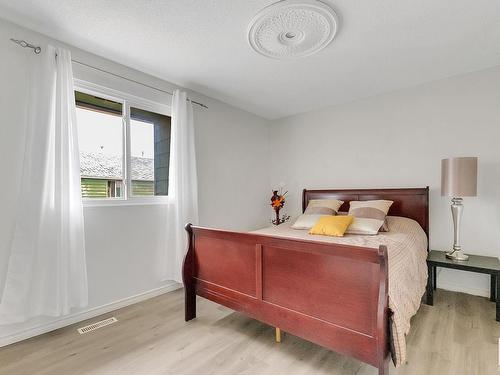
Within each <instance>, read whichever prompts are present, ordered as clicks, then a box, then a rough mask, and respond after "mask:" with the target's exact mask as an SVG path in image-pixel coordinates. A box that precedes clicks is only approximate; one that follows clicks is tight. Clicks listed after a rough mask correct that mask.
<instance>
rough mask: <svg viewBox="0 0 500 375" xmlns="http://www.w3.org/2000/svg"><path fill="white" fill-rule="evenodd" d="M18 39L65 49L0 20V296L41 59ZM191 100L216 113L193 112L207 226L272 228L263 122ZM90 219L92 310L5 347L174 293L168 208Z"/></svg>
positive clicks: (11, 336)
mask: <svg viewBox="0 0 500 375" xmlns="http://www.w3.org/2000/svg"><path fill="white" fill-rule="evenodd" d="M12 37H14V38H17V39H26V40H29V41H31V42H33V43H35V44H42V45H43V44H45V43H47V42H50V43H55V44H61V43H59V42H56V41H54V40H51V39H49V38H46V37H44V36H42V35H40V34H38V33H35V32H32V31H29V30H26V29H24V28H21V27H18V26H16V25H14V24H11V23H9V22H6V21H2V20H0V56H1V59H0V83H1V87H2V89H1V90H0V113H1V114H2V116H1V120H0V153H1V155H0V176H2V177H1V180H0V291H1V290H2V289H3V283H4V280H5V270H6V265H7V260H8V255H9V251H8V249H9V241H10V237H11V234H12V229H13V225H14V215H15V208H16V197H17V189H18V186H19V183H20V177H21V165H22V155H23V148H24V134H25V129H24V116H25V109H26V90H27V88H28V85H29V82H28V80H27V78H26V72H27V71H28V70H29V66H30V64H34V63H37V58H38V57H37V56H36V55H34V54H33V53H32V52H31V51H30V50H28V49H22V48H20V47H18V46H16V45H14V44H13V43H11V42H10V41H9V38H12ZM61 45H62V44H61ZM66 47H68V48H70V49H71V50H72V53H73V58H74V59H77V60H79V61H82V62H85V63H87V64H90V65H93V66H98V67H100V68H103V69H105V70H108V71H111V72H114V73H116V74H120V75H124V76H127V77H129V78H132V79H134V80H137V81H140V82H144V83H147V84H150V85H154V86H156V87H160V88H163V89H166V90H169V91H171V90H172V89H174V88H175V86H174V85H172V84H169V83H167V82H164V81H161V80H159V79H156V78H154V77H151V76H148V75H146V74H143V73H140V72H138V71H135V70H132V69H129V68H126V67H124V66H121V65H119V64H116V63H113V62H111V61H108V60H104V59H101V58H99V57H97V56H95V55H92V54H90V53H86V52H84V51H81V50H78V49H76V48H72V47H70V46H66ZM74 73H75V77H76V78H80V79H84V80H88V81H92V82H94V83H98V84H100V85H102V86H106V87H108V88H112V89H116V90H120V91H124V92H127V93H130V94H134V95H137V96H140V97H144V98H147V99H150V100H156V101H159V102H163V103H170V100H171V97H170V95H167V94H163V93H159V92H156V91H154V90H151V89H148V88H144V87H142V86H140V85H137V84H133V83H130V82H127V81H123V80H121V79H118V78H115V77H112V76H109V75H106V74H104V73H99V72H96V71H94V70H91V69H88V68H82V67H81V66H79V65H76V64H75V65H74ZM189 95H190V97H191V98H193V99H194V100H197V101H200V102H203V103H205V104H206V105H207V106H208V107H209V108H208V109H201V108H200V107H198V106H194V108H195V132H196V146H197V161H198V176H199V192H200V193H199V205H200V224H202V225H207V226H217V227H222V228H228V229H237V230H248V229H253V228H257V227H259V226H261V225H263V224H265V223H266V221H267V218H268V217H269V210H268V207H267V205H266V203H267V196H268V194H269V189H268V186H269V185H268V181H269V175H268V170H267V167H266V165H267V154H268V127H267V123H266V121H265V120H263V119H262V118H260V117H257V116H254V115H252V114H249V113H247V112H244V111H241V110H238V109H235V108H233V107H231V106H229V105H226V104H224V103H222V102H219V101H217V100H213V99H211V98H207V97H205V96H202V95H199V94H197V93H194V92H190V93H189ZM84 217H85V229H86V233H85V239H86V245H87V246H86V247H87V248H86V251H87V268H88V276H89V277H88V279H89V307H88V309H85V310H83V311H77V312H75V314H74V315H73V316H70V317H69V318H67V319H65V320H63V321H59V320H57V319H48V318H39V319H34V320H32V321H30V322H28V323H26V324H17V325H11V326H0V346H1V345H2V344H6V343H9V342H12V341H14V340H18V339H21V338H25V337H29V336H31V335H33V334H34V333H37V332H43V331H44V330H47V329H50V328H55V327H58V326H60V325H63V324H67V323H69V322H73V321H78V320H80V319H82V318H85V317H89V316H91V315H95V313H97V312H99V311H104V310H106V309H108V310H109V309H111V308H112V307H113V306H117V305H116V303H121V304H125V303H129V302H131V301H134V300H136V299H134V296H137V295H139V296H144V295H146V296H148V295H153V294H155V293H159V292H162V291H165V290H168V289H169V288H170V283H169V282H164V281H162V280H161V276H160V275H161V270H160V269H159V264H161V262H160V261H159V260H160V259H161V253H162V251H163V249H164V243H165V238H164V233H165V227H166V226H167V225H168V223H167V222H166V216H165V212H164V210H163V207H162V206H161V205H144V206H120V207H86V208H85V209H84ZM141 298H142V297H141ZM120 301H121V302H120ZM110 304H111V305H110ZM113 304H115V305H113Z"/></svg>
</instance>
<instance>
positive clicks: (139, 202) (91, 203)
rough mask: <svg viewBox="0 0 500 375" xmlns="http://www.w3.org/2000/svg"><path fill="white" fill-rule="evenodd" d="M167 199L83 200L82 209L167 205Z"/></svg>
mask: <svg viewBox="0 0 500 375" xmlns="http://www.w3.org/2000/svg"><path fill="white" fill-rule="evenodd" d="M168 203H169V199H168V197H140V198H139V197H137V198H129V199H83V207H116V206H149V205H167V204H168Z"/></svg>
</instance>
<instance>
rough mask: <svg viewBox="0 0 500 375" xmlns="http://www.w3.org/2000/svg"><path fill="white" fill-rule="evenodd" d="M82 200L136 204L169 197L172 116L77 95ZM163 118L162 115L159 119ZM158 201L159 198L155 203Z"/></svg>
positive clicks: (127, 103)
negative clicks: (136, 201)
mask: <svg viewBox="0 0 500 375" xmlns="http://www.w3.org/2000/svg"><path fill="white" fill-rule="evenodd" d="M75 100H76V115H77V124H78V141H79V147H80V174H81V186H82V197H83V198H87V199H94V200H108V201H109V200H115V201H124V200H134V199H135V200H137V199H140V198H143V199H144V198H146V199H147V198H149V199H151V198H152V197H155V196H166V195H167V194H168V168H169V157H170V126H171V124H170V116H168V115H167V114H166V113H165V112H166V111H165V108H160V109H161V110H160V111H155V110H150V109H151V107H154V105H151V103H149V102H147V103H143V105H140V104H139V103H135V102H134V101H133V100H127V99H126V98H125V97H124V98H113V99H109V98H106V95H105V94H103V95H102V96H101V95H94V94H91V93H86V92H83V91H76V92H75ZM159 112H163V113H159ZM156 199H157V198H156Z"/></svg>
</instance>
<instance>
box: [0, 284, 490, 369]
mask: <svg viewBox="0 0 500 375" xmlns="http://www.w3.org/2000/svg"><path fill="white" fill-rule="evenodd" d="M183 308H184V303H183V292H182V291H181V290H178V291H175V292H172V293H168V294H165V295H162V296H159V297H156V298H153V299H150V300H148V301H145V302H141V303H138V304H136V305H133V306H129V307H126V308H123V309H120V310H117V311H115V312H113V313H110V314H105V315H103V316H102V317H100V318H107V317H110V316H115V317H116V318H117V319H118V321H119V322H118V323H115V324H113V325H111V326H107V327H104V328H101V329H99V330H97V331H94V332H92V333H88V334H85V335H79V334H78V333H77V332H76V328H77V327H81V326H83V325H86V324H89V323H90V322H93V321H96V320H99V318H95V319H92V320H91V321H87V322H82V323H78V324H76V325H74V326H69V327H66V328H63V329H59V330H57V331H54V332H51V333H47V334H45V335H42V336H38V337H35V338H32V339H29V340H26V341H23V342H20V343H17V344H13V345H10V346H7V347H4V348H0V374H2V375H10V374H12V375H24V374H26V375H42V374H43V375H48V374H50V375H59V374H61V375H70V374H71V375H73V374H92V375H98V374H99V375H103V374H106V375H108V374H120V375H129V374H134V375H143V374H144V375H150V374H162V375H167V374H168V375H187V374H196V375H198V374H200V375H210V374H214V375H215V374H217V375H236V374H246V375H253V374H256V375H267V374H269V375H271V374H272V375H279V374H286V375H305V374H318V375H321V374H325V375H326V374H328V375H336V374H342V375H348V374H356V375H369V374H377V371H376V370H375V368H373V367H371V366H368V365H365V364H363V363H361V362H359V361H356V360H353V359H350V358H348V357H345V356H342V355H339V354H336V353H333V352H330V351H328V350H326V349H324V348H321V347H319V346H317V345H314V344H312V343H309V342H307V341H305V340H302V339H299V338H297V337H294V336H291V335H287V334H285V335H284V338H283V342H282V343H281V344H277V343H275V342H274V330H273V328H271V327H269V326H266V325H264V324H261V323H259V322H257V321H255V320H252V319H249V318H247V317H245V316H243V315H241V314H238V313H233V312H232V311H230V310H228V309H226V308H223V307H221V306H218V305H216V304H214V303H211V302H209V301H206V300H202V299H200V300H199V304H198V318H197V319H196V320H194V321H192V322H189V323H185V322H184V320H183V316H184V314H183ZM499 336H500V323H497V322H496V321H495V305H494V303H492V302H490V301H489V300H488V299H486V298H482V297H474V296H470V295H466V294H461V293H454V292H448V291H443V290H437V291H436V294H435V305H434V306H432V307H431V306H426V305H422V306H421V307H420V310H419V312H418V314H417V315H416V316H415V317H414V318H413V320H412V330H411V332H410V335H409V337H408V363H407V364H406V365H404V366H402V367H400V368H398V369H395V368H394V367H393V366H392V364H391V371H390V373H391V375H393V374H398V375H402V374H405V375H406V374H414V375H418V374H422V375H432V374H436V375H437V374H440V375H441V374H453V375H462V374H463V375H475V374H477V375H489V374H500V372H499V371H498V354H497V353H498V346H497V345H498V337H499Z"/></svg>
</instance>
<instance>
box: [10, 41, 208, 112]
mask: <svg viewBox="0 0 500 375" xmlns="http://www.w3.org/2000/svg"><path fill="white" fill-rule="evenodd" d="M10 40H11V41H12V42H13V43H16V44H18V45H20V46H21V47H23V48H31V49H32V50H33V52H34V53H35V54H37V55H38V54H40V52H42V48H41V47H39V46H35V45H33V44H31V43H28V42H27V41H25V40H18V39H13V38H11V39H10ZM71 61H72V62H74V63H76V64H79V65H83V66H86V67H88V68H91V69H94V70H98V71H100V72H103V73H106V74H109V75H112V76H115V77H118V78H121V79H124V80H126V81H129V82H133V83H136V84H138V85H141V86H145V87H148V88H150V89H153V90H156V91H160V92H164V93H165V94H169V95H174V93H173V92H170V91H167V90H163V89H160V88H158V87H155V86H151V85H148V84H146V83H142V82H139V81H136V80H134V79H131V78H127V77H124V76H121V75H119V74H116V73H113V72H109V71H107V70H104V69H101V68H97V67H95V66H92V65H89V64H86V63H84V62H81V61H78V60H74V59H71ZM188 100H189V101H190V102H191V103H193V104H197V105H199V106H200V107H203V108H208V107H207V106H206V105H205V104H203V103H200V102H197V101H194V100H192V99H189V98H188Z"/></svg>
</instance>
